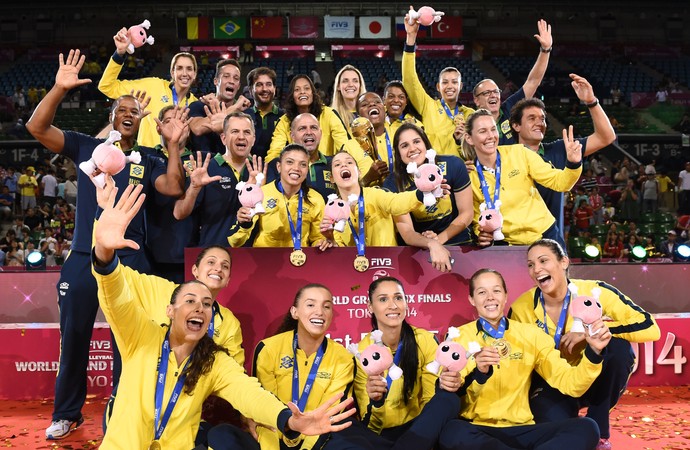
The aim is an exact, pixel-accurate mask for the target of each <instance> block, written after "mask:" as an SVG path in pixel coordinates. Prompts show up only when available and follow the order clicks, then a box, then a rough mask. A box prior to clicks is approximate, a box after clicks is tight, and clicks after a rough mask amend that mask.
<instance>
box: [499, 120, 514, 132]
mask: <svg viewBox="0 0 690 450" xmlns="http://www.w3.org/2000/svg"><path fill="white" fill-rule="evenodd" d="M508 122H509V121H508V120H506V121H504V122H503V123H502V124H501V131H502V132H503V134H505V135H506V136H507V135H508V134H511V135H512V133H510V131H511V129H510V123H508Z"/></svg>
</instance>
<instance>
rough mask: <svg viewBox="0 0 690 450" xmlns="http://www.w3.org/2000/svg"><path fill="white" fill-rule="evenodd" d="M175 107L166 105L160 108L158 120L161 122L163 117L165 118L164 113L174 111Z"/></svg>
mask: <svg viewBox="0 0 690 450" xmlns="http://www.w3.org/2000/svg"><path fill="white" fill-rule="evenodd" d="M174 108H175V105H167V106H164V107H162V108H161V110H160V111H158V120H160V121H163V116H165V113H167V112H168V111H170V110H171V109H174Z"/></svg>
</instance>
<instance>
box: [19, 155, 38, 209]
mask: <svg viewBox="0 0 690 450" xmlns="http://www.w3.org/2000/svg"><path fill="white" fill-rule="evenodd" d="M35 173H36V169H34V167H33V166H28V167H27V168H26V169H25V170H24V174H22V176H20V177H19V181H18V182H17V188H19V194H20V195H21V205H22V206H21V208H22V209H21V210H22V212H25V211H26V210H27V209H28V208H35V207H36V189H37V188H38V181H36V177H35V176H34V175H35Z"/></svg>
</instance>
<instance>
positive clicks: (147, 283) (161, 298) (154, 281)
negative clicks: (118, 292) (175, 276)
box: [120, 264, 177, 325]
mask: <svg viewBox="0 0 690 450" xmlns="http://www.w3.org/2000/svg"><path fill="white" fill-rule="evenodd" d="M120 267H121V271H122V276H123V278H124V282H125V284H126V285H127V286H128V288H129V291H130V294H131V296H132V301H134V302H135V303H138V304H139V305H141V307H142V308H143V309H144V311H145V312H146V315H147V316H148V317H150V318H151V319H152V320H153V321H154V322H155V323H156V324H159V325H160V324H162V323H165V324H167V323H169V322H170V319H168V316H167V314H166V307H167V306H168V304H170V298H171V297H172V293H173V291H174V290H175V288H176V287H177V285H176V284H175V283H173V282H172V281H169V280H166V279H165V278H161V277H157V276H155V275H147V274H143V273H139V272H137V271H136V270H134V269H132V268H131V267H127V266H125V265H122V264H120Z"/></svg>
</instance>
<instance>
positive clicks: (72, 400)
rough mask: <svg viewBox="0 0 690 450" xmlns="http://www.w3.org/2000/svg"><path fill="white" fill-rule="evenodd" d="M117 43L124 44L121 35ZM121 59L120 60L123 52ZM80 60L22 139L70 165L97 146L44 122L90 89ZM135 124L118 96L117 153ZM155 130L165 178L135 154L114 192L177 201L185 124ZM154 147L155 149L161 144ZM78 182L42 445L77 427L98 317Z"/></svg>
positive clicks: (88, 221) (140, 256)
mask: <svg viewBox="0 0 690 450" xmlns="http://www.w3.org/2000/svg"><path fill="white" fill-rule="evenodd" d="M123 30H124V31H126V30H125V29H123ZM124 31H123V32H122V33H124ZM122 39H124V34H123V36H122ZM116 42H118V43H119V42H120V33H118V36H116ZM122 51H123V53H124V46H123V47H122ZM84 60H85V57H84V56H83V55H81V53H80V51H79V50H70V52H69V54H68V55H67V56H66V57H65V56H64V55H63V54H60V57H59V68H58V70H57V74H56V75H55V84H54V85H53V87H52V88H51V90H50V92H49V93H48V94H47V95H46V97H45V98H44V99H43V100H42V101H41V103H39V105H38V106H37V107H36V110H35V111H34V114H33V116H32V117H31V119H30V120H29V123H28V128H29V131H30V132H31V134H32V135H33V136H34V137H35V138H36V139H37V140H38V141H39V142H40V143H41V144H42V145H44V146H45V147H46V148H47V149H48V150H50V151H51V152H53V153H60V154H63V155H65V156H67V157H68V158H71V159H72V160H73V161H74V162H75V163H76V164H79V163H81V162H83V161H87V160H88V159H90V158H91V154H92V153H93V150H94V148H95V147H96V146H97V145H99V144H101V143H102V142H103V141H102V140H100V139H95V138H92V137H90V136H87V135H84V134H81V133H76V132H71V131H62V130H60V129H59V128H57V127H56V126H54V125H52V123H51V122H52V120H53V119H54V117H55V112H56V111H57V109H58V107H59V105H60V103H61V102H62V100H63V99H64V97H65V95H67V93H68V92H69V91H70V90H71V89H74V88H76V87H78V86H81V85H84V84H87V83H89V82H90V80H88V79H79V71H80V70H81V68H82V66H83V64H84ZM114 64H115V63H114ZM141 117H142V108H141V105H140V103H139V101H138V100H137V98H135V97H134V96H132V95H125V96H123V97H120V98H118V99H117V100H116V101H115V102H114V103H113V106H112V111H111V113H110V116H109V118H110V121H111V122H112V125H113V129H115V130H117V131H119V132H120V134H121V139H120V141H119V145H120V148H121V149H122V150H123V151H124V152H127V153H128V152H130V151H131V150H132V149H133V148H134V146H135V143H136V135H137V133H138V132H139V124H140V121H141ZM156 119H157V117H156ZM159 125H160V126H161V127H162V128H163V129H165V130H167V131H166V133H167V132H169V133H170V134H171V138H170V139H169V143H170V145H169V148H168V151H169V152H170V161H173V163H170V164H171V167H168V168H167V170H166V167H165V165H164V164H163V162H162V161H161V160H159V159H158V158H155V157H150V156H149V155H148V154H149V152H150V149H149V150H147V149H146V148H143V147H141V146H137V147H138V148H139V150H140V151H141V152H142V160H141V163H140V164H139V166H140V167H141V171H130V169H131V168H132V167H129V165H128V166H127V167H125V169H124V170H122V171H121V172H120V173H119V174H117V175H115V177H114V178H115V180H116V182H117V183H118V184H119V185H121V186H125V185H127V184H130V183H132V184H141V185H143V187H144V188H145V191H149V192H150V190H151V189H153V188H155V189H157V190H159V191H160V192H161V193H163V194H167V195H171V196H179V195H181V194H182V187H183V175H182V174H181V173H177V172H175V170H173V168H177V167H178V166H179V162H178V159H179V148H178V146H177V145H176V144H175V145H173V143H177V142H178V140H179V138H180V137H181V135H182V131H183V129H184V124H183V123H182V121H181V120H180V119H179V118H178V120H175V121H171V122H170V123H169V124H159ZM175 133H176V134H175ZM157 141H160V138H158V139H157ZM130 165H131V164H130ZM130 174H131V175H130ZM79 176H80V177H83V178H82V180H83V181H80V182H79V190H78V192H77V196H78V199H79V200H78V203H79V208H77V215H78V216H77V219H76V222H77V225H76V227H75V232H74V234H75V236H74V240H75V244H74V247H73V249H72V250H73V251H72V252H71V253H70V257H69V258H68V260H67V261H66V262H65V264H64V265H63V268H62V270H61V272H60V280H59V281H58V289H59V295H58V303H59V305H60V335H61V340H60V369H59V371H58V375H57V380H56V383H55V402H54V409H53V417H52V423H51V425H50V426H49V427H48V428H47V429H46V438H47V439H61V438H63V437H65V436H67V435H68V434H69V433H70V432H71V431H72V430H74V429H75V428H76V427H78V426H79V425H81V423H82V422H83V420H84V418H83V416H82V414H81V408H82V406H83V404H84V401H85V399H86V368H87V365H88V356H89V341H90V336H91V329H92V328H93V323H94V320H95V318H96V312H97V310H98V301H97V286H96V280H95V278H93V277H92V276H89V267H90V265H91V258H90V256H91V253H90V252H91V248H92V245H91V244H92V242H91V237H92V229H93V223H94V219H95V218H96V211H97V204H96V188H95V186H94V184H93V183H92V182H91V180H88V179H87V178H86V177H87V175H86V174H85V173H84V172H83V171H79ZM144 229H145V228H144V215H143V211H142V213H140V214H139V215H137V217H136V218H135V220H134V222H133V223H132V225H131V226H130V227H129V228H128V230H127V231H128V235H127V237H128V238H129V239H132V240H134V241H135V242H137V244H138V245H139V246H140V247H141V246H143V245H144ZM120 258H121V259H122V260H123V261H127V262H128V264H129V265H131V266H132V267H134V268H136V269H138V270H141V271H143V272H146V271H148V270H149V263H148V260H147V259H146V255H145V254H144V252H138V251H134V250H131V251H129V252H127V251H125V252H122V253H121V254H120ZM119 369H120V367H119V357H118V356H117V354H116V356H115V367H114V370H113V383H114V384H115V385H117V380H118V378H119Z"/></svg>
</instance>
